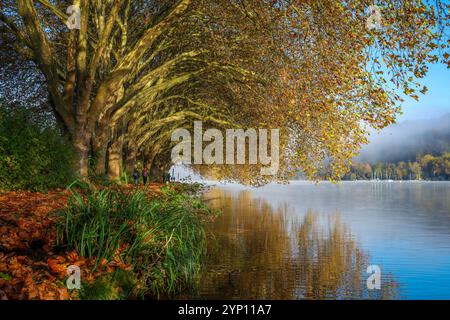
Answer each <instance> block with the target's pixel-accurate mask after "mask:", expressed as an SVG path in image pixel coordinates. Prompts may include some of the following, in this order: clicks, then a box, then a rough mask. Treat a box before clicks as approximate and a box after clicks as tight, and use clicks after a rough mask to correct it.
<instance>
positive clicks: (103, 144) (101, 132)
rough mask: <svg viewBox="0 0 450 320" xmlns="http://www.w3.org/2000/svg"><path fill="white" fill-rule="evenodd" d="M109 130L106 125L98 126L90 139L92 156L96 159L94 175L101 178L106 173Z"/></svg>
mask: <svg viewBox="0 0 450 320" xmlns="http://www.w3.org/2000/svg"><path fill="white" fill-rule="evenodd" d="M109 138H110V136H109V128H108V126H107V125H100V126H98V127H97V128H96V129H95V137H93V139H92V147H93V151H94V155H95V157H96V159H97V163H96V165H95V174H96V175H97V176H103V175H104V174H106V173H107V172H108V170H107V167H106V158H107V154H108V142H109Z"/></svg>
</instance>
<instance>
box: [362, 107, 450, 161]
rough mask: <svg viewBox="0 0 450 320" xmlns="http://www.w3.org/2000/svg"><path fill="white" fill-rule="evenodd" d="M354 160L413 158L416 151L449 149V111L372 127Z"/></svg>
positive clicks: (438, 151)
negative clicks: (437, 115)
mask: <svg viewBox="0 0 450 320" xmlns="http://www.w3.org/2000/svg"><path fill="white" fill-rule="evenodd" d="M369 140H370V143H369V144H368V145H365V146H363V148H362V150H361V155H360V156H359V157H358V158H357V160H359V161H362V162H368V163H376V162H378V161H381V162H399V161H415V160H416V156H417V155H418V154H419V153H430V154H440V153H443V152H445V151H450V113H449V114H446V115H443V116H441V117H439V118H435V119H428V120H410V121H405V122H401V123H398V124H394V125H391V126H389V127H387V128H385V129H383V130H382V131H381V132H376V131H372V132H371V135H370V136H369Z"/></svg>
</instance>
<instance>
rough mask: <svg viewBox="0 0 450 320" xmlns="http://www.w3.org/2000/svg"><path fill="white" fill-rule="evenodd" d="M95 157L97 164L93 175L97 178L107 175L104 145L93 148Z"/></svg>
mask: <svg viewBox="0 0 450 320" xmlns="http://www.w3.org/2000/svg"><path fill="white" fill-rule="evenodd" d="M94 152H95V156H96V158H97V163H96V165H95V174H96V175H97V176H103V175H104V174H106V173H107V170H106V154H107V152H108V148H107V146H106V145H102V146H96V147H95V148H94Z"/></svg>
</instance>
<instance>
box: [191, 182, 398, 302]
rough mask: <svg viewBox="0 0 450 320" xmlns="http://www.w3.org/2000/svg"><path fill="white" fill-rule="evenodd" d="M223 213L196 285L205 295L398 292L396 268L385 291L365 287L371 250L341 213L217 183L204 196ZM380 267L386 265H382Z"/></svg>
mask: <svg viewBox="0 0 450 320" xmlns="http://www.w3.org/2000/svg"><path fill="white" fill-rule="evenodd" d="M205 198H206V200H207V201H208V203H209V204H210V206H211V207H214V208H217V209H221V210H222V212H223V214H222V215H221V216H220V217H219V218H218V219H217V220H216V221H215V222H214V223H213V224H211V225H210V226H209V236H210V239H209V247H208V257H207V259H206V265H205V268H204V272H203V273H202V275H201V280H200V281H199V287H198V288H197V290H196V292H194V293H192V294H191V295H190V297H191V298H200V299H203V298H207V299H395V298H399V297H400V296H399V290H398V289H399V284H398V283H397V282H396V281H395V280H394V279H395V278H394V276H393V275H392V274H390V273H387V274H384V273H383V277H382V283H383V285H382V289H381V290H368V289H367V286H366V279H367V277H368V274H366V269H367V266H368V265H369V264H370V263H369V262H370V256H369V253H368V252H365V250H363V249H361V248H360V247H359V245H358V242H357V240H356V239H355V236H354V235H353V234H352V232H351V230H350V228H349V226H348V225H347V224H345V223H344V222H342V219H341V217H340V215H339V214H337V213H334V214H332V215H328V216H325V217H323V216H321V215H320V213H319V212H315V211H313V210H307V211H306V212H305V214H304V215H302V216H299V215H296V214H295V210H293V208H292V207H291V206H290V205H289V203H288V202H284V203H279V204H278V205H276V206H273V205H272V204H269V203H268V202H267V201H265V200H264V199H261V198H254V197H253V196H252V192H251V191H240V192H237V193H236V192H228V191H224V190H221V189H213V190H212V191H211V192H209V193H208V194H207V195H206V197H205ZM380 267H382V266H380Z"/></svg>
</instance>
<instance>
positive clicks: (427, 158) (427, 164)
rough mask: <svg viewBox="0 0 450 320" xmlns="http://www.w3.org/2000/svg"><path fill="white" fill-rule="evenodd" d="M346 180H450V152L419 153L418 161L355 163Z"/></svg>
mask: <svg viewBox="0 0 450 320" xmlns="http://www.w3.org/2000/svg"><path fill="white" fill-rule="evenodd" d="M343 179H344V180H372V179H380V180H450V153H448V152H446V153H443V154H441V155H439V156H433V155H431V154H425V155H419V156H418V157H417V161H408V162H405V161H400V162H398V163H382V162H379V163H377V164H374V165H370V164H368V163H355V164H353V165H352V166H351V168H350V172H349V173H347V174H346V175H345V176H344V178H343Z"/></svg>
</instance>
